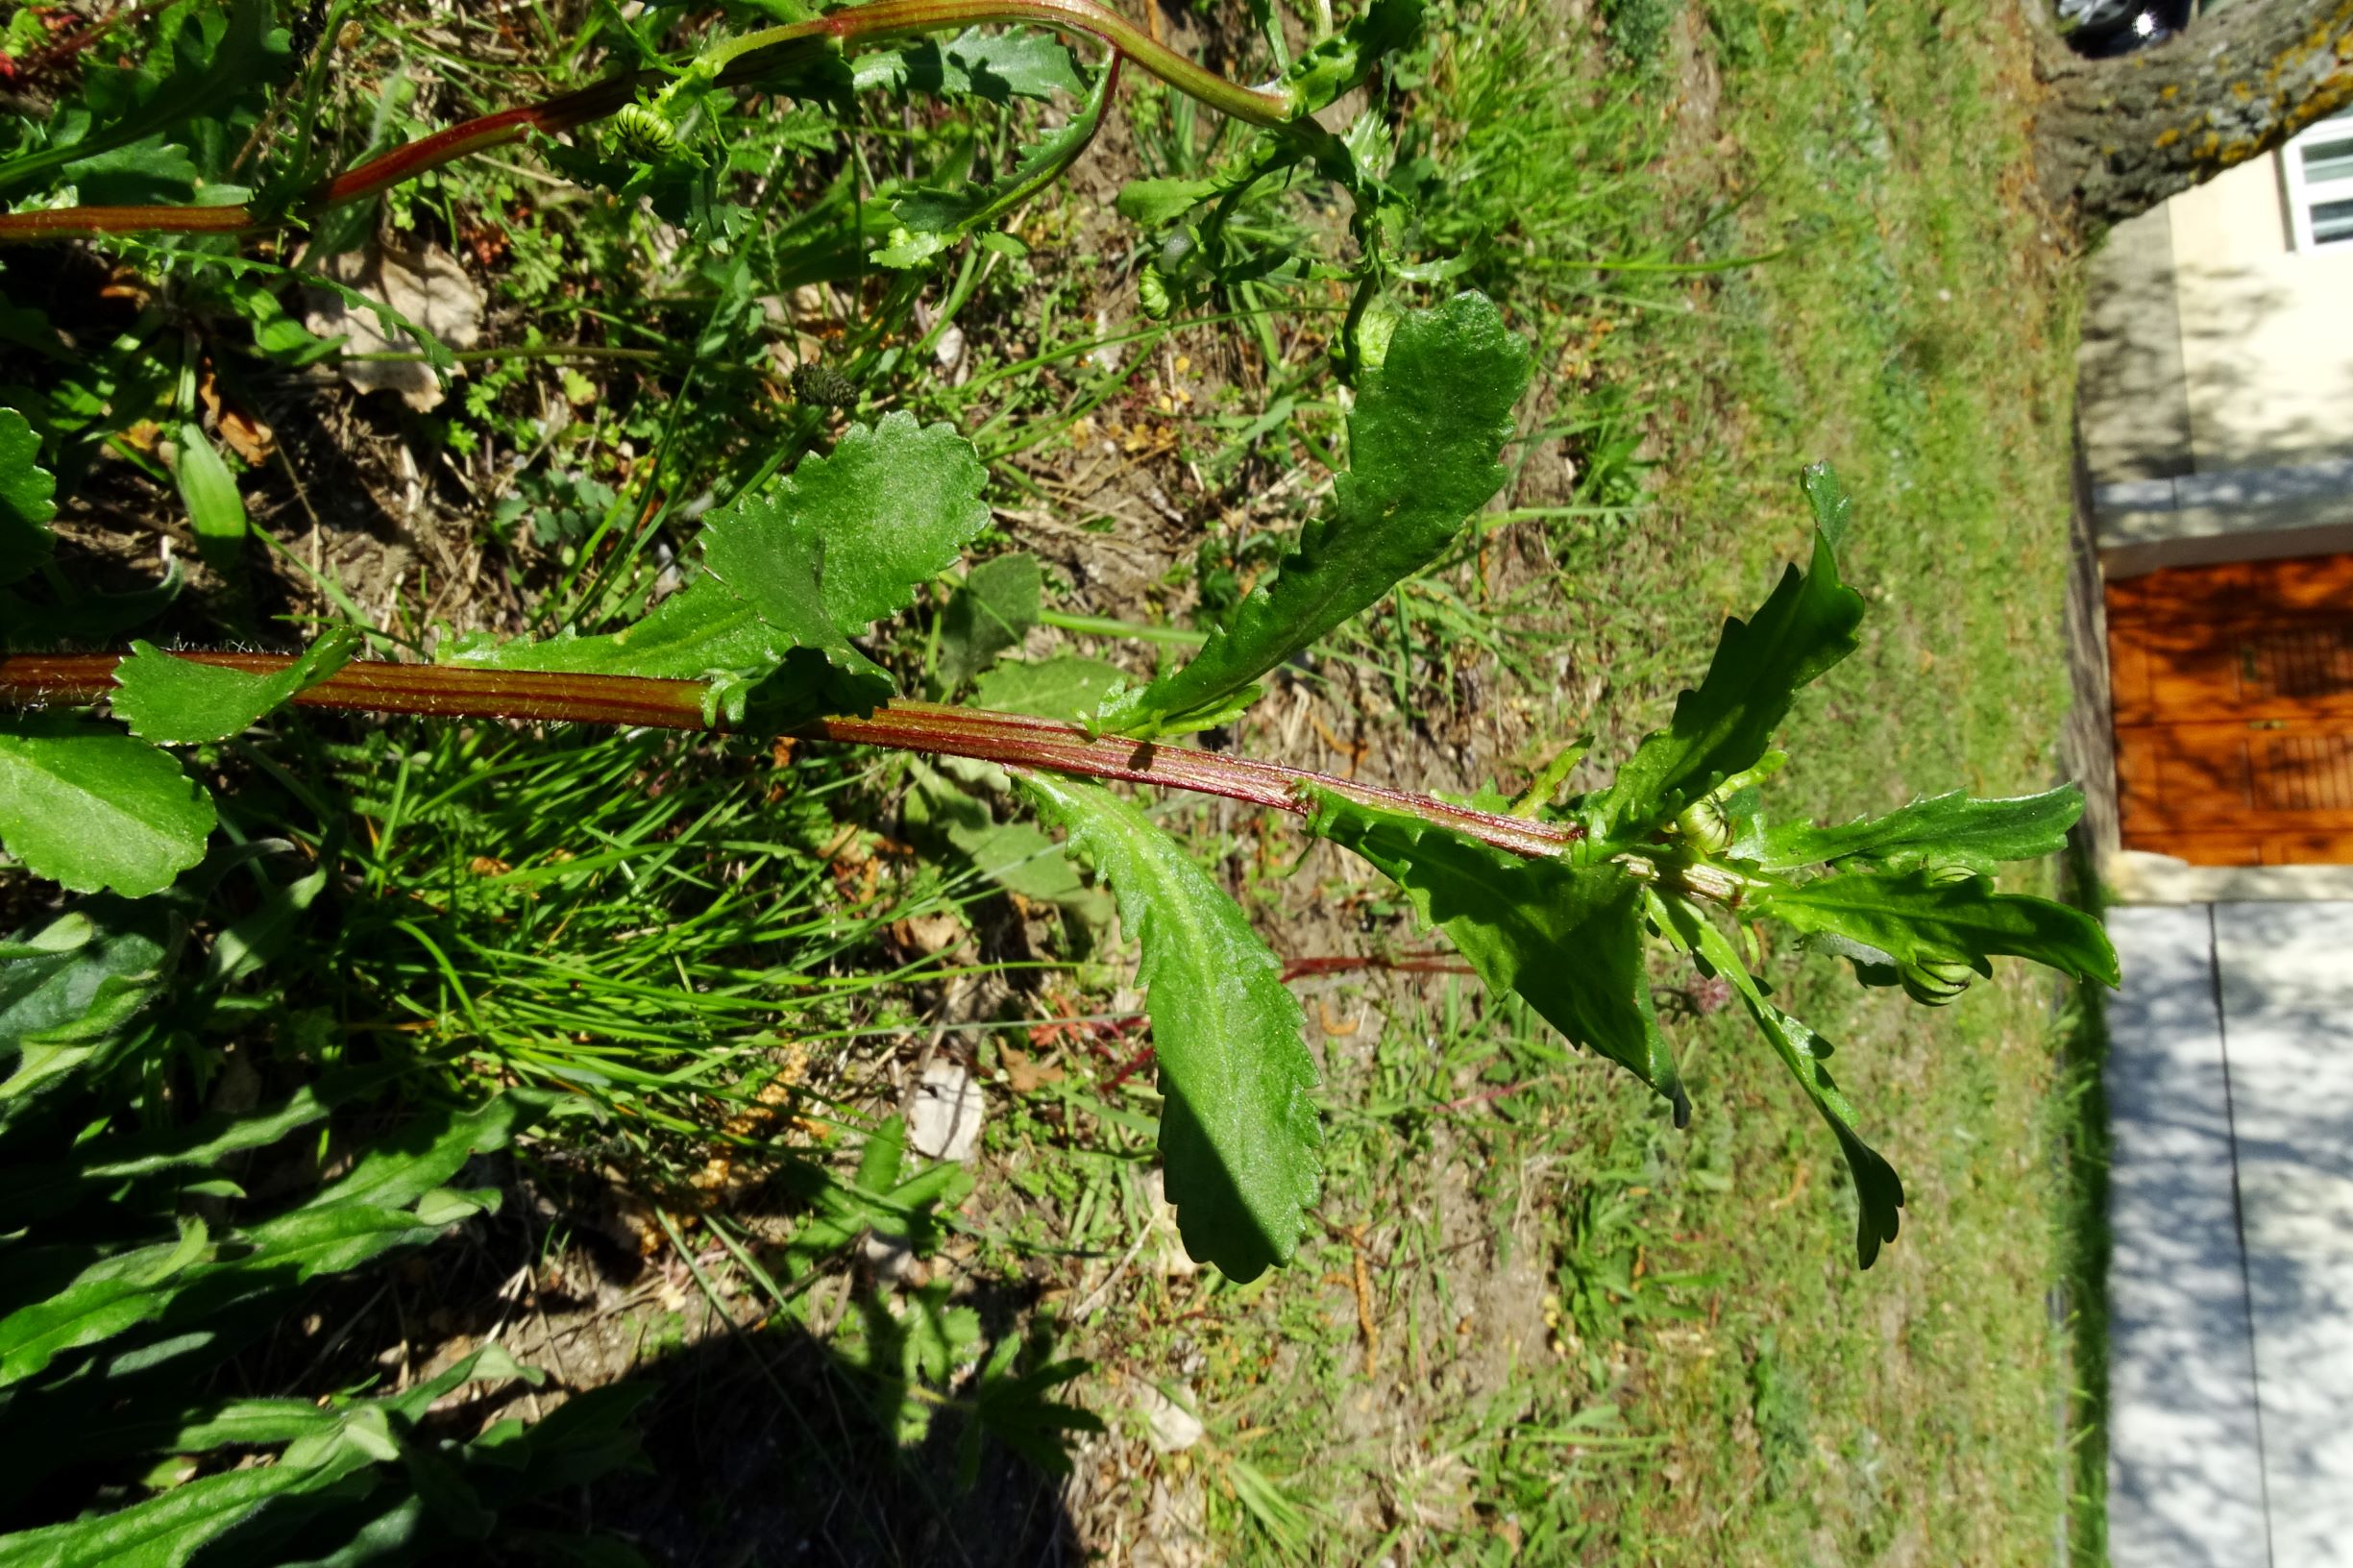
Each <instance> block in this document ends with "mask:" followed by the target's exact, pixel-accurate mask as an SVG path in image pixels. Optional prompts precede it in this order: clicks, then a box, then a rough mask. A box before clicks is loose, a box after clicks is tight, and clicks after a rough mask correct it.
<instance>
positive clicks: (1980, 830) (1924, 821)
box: [1734, 784, 2083, 871]
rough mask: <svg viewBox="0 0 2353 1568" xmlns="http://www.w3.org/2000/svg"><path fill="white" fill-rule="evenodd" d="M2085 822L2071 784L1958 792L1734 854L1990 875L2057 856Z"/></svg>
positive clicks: (1765, 860)
mask: <svg viewBox="0 0 2353 1568" xmlns="http://www.w3.org/2000/svg"><path fill="white" fill-rule="evenodd" d="M2082 815H2083V792H2082V791H2080V790H2078V789H2076V788H2075V787H2074V786H2073V785H2071V784H2070V785H2062V786H2061V787H2060V788H2058V789H2055V790H2046V791H2044V792H2043V793H2042V794H2041V795H2022V796H2012V797H2010V798H2007V799H2000V800H1976V799H1972V798H1971V797H1970V796H1967V795H1964V794H1963V793H1961V792H1960V791H1958V790H1955V791H1953V792H1952V793H1951V794H1949V795H1939V796H1931V797H1929V798H1928V799H1925V800H1915V801H1913V802H1912V803H1911V804H1910V805H1908V806H1904V807H1902V808H1900V809H1899V810H1896V811H1891V812H1889V813H1888V814H1887V815H1886V816H1884V817H1874V818H1870V819H1868V820H1866V821H1854V822H1847V823H1844V824H1842V825H1840V826H1837V827H1812V826H1806V825H1802V824H1800V825H1795V826H1788V827H1777V828H1768V829H1765V830H1764V831H1762V832H1761V833H1759V834H1758V835H1757V836H1756V837H1755V839H1754V841H1753V842H1752V843H1749V844H1744V845H1735V846H1734V853H1736V854H1741V855H1743V856H1745V857H1746V858H1748V859H1751V860H1753V861H1755V862H1756V863H1757V864H1758V865H1759V866H1761V867H1763V868H1764V869H1765V870H1769V871H1778V870H1796V869H1797V868H1799V867H1803V866H1814V865H1820V864H1823V863H1825V862H1853V863H1856V864H1860V865H1868V866H1875V867H1878V868H1880V869H1882V870H1891V871H1905V870H1915V869H1919V868H1934V867H1940V866H1962V867H1966V868H1968V869H1969V870H1973V871H1990V870H1993V869H1994V868H1995V867H1996V866H1997V865H1998V864H2000V863H2001V862H2003V861H2007V860H2040V859H2042V858H2043V857H2044V856H2045V855H2052V854H2056V853H2058V852H2059V851H2060V850H2061V849H2063V848H2065V847H2066V846H2067V830H2068V829H2069V828H2071V827H2072V826H2074V825H2075V819H2076V818H2078V817H2080V816H2082Z"/></svg>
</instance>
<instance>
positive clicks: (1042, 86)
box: [850, 28, 1087, 104]
mask: <svg viewBox="0 0 2353 1568" xmlns="http://www.w3.org/2000/svg"><path fill="white" fill-rule="evenodd" d="M850 70H851V73H852V74H851V78H850V85H851V86H853V87H855V88H856V89H857V90H858V91H860V92H866V91H870V90H872V89H874V88H877V87H893V88H899V89H913V90H915V91H918V92H932V93H950V94H954V95H957V96H960V97H970V98H985V99H987V100H988V101H990V102H991V103H996V104H1002V103H1008V102H1010V101H1011V100H1013V99H1015V98H1039V99H1043V98H1050V97H1052V96H1053V95H1054V94H1055V93H1056V92H1066V93H1068V94H1070V95H1071V96H1072V97H1074V98H1075V97H1077V96H1079V95H1080V94H1081V93H1083V92H1085V91H1086V90H1087V85H1086V84H1085V83H1084V82H1082V81H1080V80H1079V74H1078V66H1077V64H1076V62H1075V61H1072V60H1071V58H1070V50H1069V48H1068V47H1067V46H1066V44H1064V43H1063V41H1062V40H1061V39H1060V38H1057V37H1054V36H1053V35H1052V34H1051V33H1044V32H1038V31H1034V30H1031V29H1026V28H1022V29H1015V30H1013V31H1010V32H1004V33H985V32H983V31H981V30H980V29H979V28H968V29H967V30H966V31H965V32H963V33H960V34H958V35H957V36H956V37H953V38H950V39H948V40H947V41H946V42H945V43H942V42H940V41H939V40H937V39H926V40H925V41H923V42H921V43H918V44H913V45H910V46H909V47H907V48H905V49H896V50H876V51H870V52H869V53H866V54H862V55H860V56H859V57H858V58H857V59H856V60H855V61H852V62H851V66H850Z"/></svg>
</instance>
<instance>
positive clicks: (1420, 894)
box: [1308, 790, 1691, 1127]
mask: <svg viewBox="0 0 2353 1568" xmlns="http://www.w3.org/2000/svg"><path fill="white" fill-rule="evenodd" d="M1310 799H1311V807H1312V809H1311V813H1310V815H1309V818H1308V830H1309V831H1310V832H1311V833H1314V834H1316V835H1317V836H1318V837H1321V838H1327V839H1330V840H1331V841H1332V842H1333V843H1335V844H1337V845H1341V846H1342V847H1344V848H1347V849H1352V850H1354V851H1355V852H1356V853H1357V854H1359V855H1361V856H1362V857H1364V859H1366V860H1368V861H1370V862H1371V863H1372V864H1373V865H1374V866H1376V867H1378V868H1379V869H1380V870H1381V872H1382V874H1384V875H1385V876H1386V877H1387V878H1388V879H1389V880H1390V881H1392V882H1394V883H1396V884H1397V886H1398V887H1399V888H1401V889H1403V890H1404V892H1405V894H1406V895H1407V896H1408V897H1409V898H1410V899H1411V900H1412V901H1413V907H1414V909H1415V911H1416V912H1418V913H1419V914H1420V916H1421V918H1422V919H1424V920H1425V921H1427V922H1428V923H1430V924H1431V925H1434V926H1436V927H1437V928H1439V929H1440V930H1442V931H1444V932H1445V933H1446V935H1447V939H1448V940H1449V941H1451V942H1452V943H1454V944H1455V946H1456V947H1457V948H1458V949H1459V950H1460V951H1461V953H1462V956H1463V957H1465V958H1467V959H1469V960H1470V961H1471V966H1472V968H1476V969H1477V970H1478V971H1479V977H1480V979H1482V980H1483V981H1484V982H1485V983H1486V986H1487V988H1488V989H1489V990H1490V991H1496V992H1511V993H1512V994H1513V995H1516V996H1518V997H1520V998H1521V999H1522V1000H1524V1001H1525V1002H1527V1003H1528V1005H1529V1006H1530V1007H1532V1008H1534V1009H1535V1010H1536V1012H1537V1013H1538V1014H1539V1015H1541V1016H1542V1017H1544V1019H1545V1021H1547V1022H1548V1023H1550V1024H1552V1026H1553V1027H1554V1028H1556V1029H1557V1030H1559V1031H1560V1032H1561V1033H1562V1034H1563V1035H1565V1036H1567V1037H1568V1038H1569V1040H1570V1041H1571V1042H1572V1043H1574V1044H1577V1045H1580V1046H1582V1047H1583V1048H1585V1049H1586V1050H1589V1051H1595V1052H1598V1053H1600V1054H1601V1055H1603V1056H1605V1057H1607V1058H1609V1059H1610V1060H1611V1061H1612V1062H1615V1063H1617V1064H1618V1065H1619V1066H1622V1067H1624V1068H1626V1069H1627V1070H1628V1071H1629V1072H1631V1073H1632V1074H1633V1075H1634V1076H1635V1077H1637V1078H1639V1079H1641V1080H1642V1081H1643V1082H1644V1083H1645V1084H1648V1085H1649V1086H1650V1087H1651V1088H1652V1089H1653V1090H1655V1091H1656V1092H1657V1093H1659V1094H1660V1095H1661V1096H1663V1097H1664V1098H1665V1099H1667V1100H1668V1101H1669V1102H1670V1103H1671V1104H1672V1105H1673V1106H1674V1107H1675V1124H1676V1125H1677V1126H1678V1127H1680V1126H1683V1125H1685V1124H1686V1123H1688V1122H1689V1121H1690V1119H1691V1101H1690V1099H1689V1098H1688V1097H1687V1096H1686V1095H1685V1094H1684V1092H1683V1084H1682V1075H1681V1073H1680V1072H1679V1070H1678V1068H1677V1066H1676V1062H1675V1053H1674V1051H1673V1050H1672V1049H1670V1048H1669V1047H1668V1044H1667V1041H1666V1039H1665V1037H1664V1036H1662V1035H1661V1034H1660V1033H1659V1032H1658V1017H1657V1013H1656V1011H1655V1009H1654V1006H1653V1004H1652V1000H1651V985H1650V979H1649V977H1648V975H1647V974H1646V973H1645V971H1644V968H1643V959H1642V918H1643V903H1642V884H1641V883H1639V882H1637V881H1636V880H1635V879H1634V877H1633V876H1632V874H1631V873H1630V872H1629V871H1628V870H1626V869H1625V868H1624V867H1623V866H1618V865H1614V864H1608V863H1604V864H1601V865H1595V866H1573V865H1570V864H1568V863H1566V862H1564V861H1557V860H1526V859H1522V858H1521V857H1519V856H1517V855H1512V854H1508V853H1507V852H1506V851H1504V850H1501V849H1496V848H1492V847H1490V846H1488V845H1483V844H1480V843H1477V842H1475V841H1473V840H1469V839H1464V838H1459V837H1457V836H1456V835H1455V834H1453V833H1450V832H1448V831H1446V830H1445V829H1444V828H1441V827H1436V826H1434V825H1433V824H1431V823H1429V822H1426V821H1422V820H1421V819H1420V818H1418V817H1409V816H1406V815H1404V814H1402V813H1397V812H1390V811H1385V810H1382V809H1380V808H1378V807H1374V806H1367V805H1363V804H1360V802H1357V801H1354V800H1350V799H1347V798H1345V797H1343V796H1337V795H1334V794H1332V793H1331V792H1329V791H1325V790H1311V794H1310Z"/></svg>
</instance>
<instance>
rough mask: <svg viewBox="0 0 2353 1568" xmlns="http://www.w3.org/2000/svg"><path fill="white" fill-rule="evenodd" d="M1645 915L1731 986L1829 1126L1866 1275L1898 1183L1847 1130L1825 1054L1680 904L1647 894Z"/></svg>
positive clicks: (1727, 943) (1898, 1198) (1888, 1231)
mask: <svg viewBox="0 0 2353 1568" xmlns="http://www.w3.org/2000/svg"><path fill="white" fill-rule="evenodd" d="M1651 910H1652V914H1653V918H1654V920H1655V922H1656V923H1657V926H1658V929H1659V930H1660V931H1661V932H1663V933H1665V935H1666V936H1667V938H1668V940H1670V941H1671V942H1673V943H1675V944H1676V945H1677V946H1679V947H1680V948H1682V949H1683V951H1684V952H1686V953H1688V954H1690V955H1691V957H1692V959H1693V961H1694V962H1696V963H1697V964H1698V965H1699V967H1700V969H1701V972H1702V973H1703V974H1708V975H1714V976H1720V977H1722V978H1723V979H1725V980H1727V981H1728V982H1729V983H1730V984H1731V987H1732V990H1733V991H1734V992H1737V993H1738V994H1739V997H1740V1000H1741V1004H1742V1005H1743V1006H1745V1007H1746V1008H1747V1009H1748V1010H1749V1017H1751V1018H1752V1019H1753V1020H1754V1021H1755V1023H1756V1027H1757V1030H1758V1032H1759V1033H1761V1034H1762V1035H1763V1036H1764V1037H1765V1040H1766V1041H1767V1042H1768V1043H1770V1044H1771V1045H1772V1046H1773V1049H1774V1052H1775V1054H1777V1056H1779V1057H1780V1059H1781V1065H1782V1066H1785V1067H1787V1068H1788V1069H1789V1073H1790V1076H1791V1077H1793V1078H1795V1079H1797V1080H1798V1087H1799V1088H1800V1089H1802V1090H1805V1095H1806V1098H1808V1099H1810V1100H1812V1101H1813V1102H1814V1109H1815V1110H1816V1111H1819V1112H1820V1113H1821V1114H1822V1119H1823V1120H1825V1121H1826V1122H1828V1123H1829V1124H1830V1131H1831V1132H1832V1133H1833V1134H1834V1135H1836V1137H1837V1139H1838V1147H1839V1150H1840V1152H1841V1153H1843V1154H1844V1155H1845V1156H1846V1157H1847V1166H1848V1168H1849V1169H1850V1170H1851V1171H1852V1172H1853V1175H1854V1197H1855V1221H1854V1261H1855V1262H1856V1264H1857V1265H1858V1266H1860V1267H1863V1268H1869V1267H1870V1266H1871V1265H1872V1264H1873V1263H1874V1262H1876V1261H1877V1259H1878V1256H1879V1248H1880V1246H1881V1245H1883V1244H1884V1243H1886V1242H1890V1241H1893V1240H1895V1239H1896V1232H1897V1229H1898V1227H1899V1226H1900V1224H1901V1223H1902V1214H1901V1210H1902V1208H1903V1183H1902V1181H1901V1180H1900V1178H1899V1177H1898V1176H1897V1175H1896V1169H1895V1167H1894V1166H1893V1165H1890V1164H1888V1163H1887V1162H1886V1161H1885V1160H1883V1159H1881V1158H1880V1157H1879V1152H1878V1151H1877V1150H1876V1149H1874V1148H1873V1147H1872V1146H1871V1145H1870V1144H1868V1143H1866V1142H1864V1141H1863V1139H1862V1135H1860V1134H1859V1133H1857V1132H1856V1131H1855V1124H1856V1122H1857V1121H1858V1120H1859V1119H1860V1118H1859V1117H1857V1116H1856V1115H1855V1114H1854V1106H1853V1104H1852V1103H1851V1102H1850V1101H1849V1100H1848V1098H1847V1096H1846V1095H1845V1093H1844V1092H1842V1091H1841V1090H1840V1089H1839V1087H1838V1084H1837V1081H1836V1080H1834V1079H1833V1078H1831V1076H1830V1069H1829V1068H1828V1067H1826V1066H1824V1065H1823V1063H1824V1059H1825V1058H1826V1057H1828V1056H1829V1055H1830V1054H1831V1052H1830V1047H1829V1045H1828V1044H1827V1043H1826V1042H1825V1041H1823V1039H1822V1037H1821V1036H1819V1035H1817V1034H1815V1033H1814V1031H1813V1030H1811V1029H1809V1028H1807V1027H1806V1026H1805V1025H1804V1024H1803V1023H1801V1022H1800V1021H1799V1020H1798V1019H1796V1018H1793V1017H1790V1016H1789V1015H1788V1014H1786V1013H1784V1012H1782V1011H1781V1010H1780V1009H1779V1008H1777V1007H1775V1006H1774V1005H1773V1004H1772V1003H1771V1002H1769V1001H1767V1000H1766V999H1765V992H1764V987H1763V986H1762V985H1760V984H1759V983H1758V981H1757V979H1756V976H1754V975H1753V974H1751V973H1750V972H1749V967H1748V966H1747V965H1746V964H1743V963H1742V962H1741V961H1740V955H1739V953H1738V952H1736V951H1735V950H1734V949H1733V947H1732V943H1731V939H1730V938H1729V937H1727V936H1726V935H1725V934H1724V933H1723V932H1722V931H1721V930H1719V929H1717V927H1716V925H1715V923H1714V922H1713V921H1711V920H1709V919H1707V917H1706V916H1705V915H1703V914H1702V913H1701V912H1700V910H1699V909H1698V908H1697V907H1695V906H1694V905H1693V904H1691V903H1690V902H1689V901H1688V900H1686V899H1682V898H1675V897H1662V896H1659V895H1656V894H1653V895H1652V897H1651Z"/></svg>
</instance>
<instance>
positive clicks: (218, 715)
mask: <svg viewBox="0 0 2353 1568" xmlns="http://www.w3.org/2000/svg"><path fill="white" fill-rule="evenodd" d="M358 648H359V634H358V633H357V632H355V631H351V630H348V629H340V628H339V629H336V630H333V631H330V632H328V633H326V634H325V635H324V636H322V637H320V638H319V639H318V641H316V642H314V643H312V644H311V645H310V646H309V647H308V648H306V649H303V651H302V653H301V654H300V655H299V656H298V657H297V658H296V659H295V660H294V662H293V663H292V664H289V665H288V666H286V668H285V669H283V670H281V671H279V672H278V673H276V674H267V675H255V674H246V673H245V672H244V671H242V670H228V669H223V668H222V667H221V666H219V665H211V664H199V663H197V662H196V661H195V660H193V659H182V658H175V657H173V656H172V655H171V654H169V653H166V652H164V651H162V650H161V649H159V648H157V647H156V646H155V645H154V644H153V643H144V642H135V643H133V644H132V645H131V657H129V658H127V659H125V660H123V661H122V663H120V664H118V665H116V666H115V667H114V683H115V690H114V695H113V698H112V706H113V709H114V717H115V718H117V719H120V720H122V721H123V722H124V723H127V724H129V725H130V726H131V733H132V734H134V735H135V736H137V737H138V738H139V739H140V740H143V741H152V742H154V743H156V744H157V745H159V746H195V745H199V744H202V743H204V742H207V741H222V740H227V739H228V738H229V737H230V736H232V735H234V734H237V733H239V732H240V731H242V730H244V729H246V728H247V727H249V726H250V725H252V724H253V723H255V722H257V720H259V719H260V718H261V717H262V716H263V715H264V714H267V713H269V712H271V711H272V710H274V709H276V708H279V707H282V706H283V705H284V704H286V703H288V702H291V701H292V700H293V699H294V698H295V695H296V694H297V693H299V692H303V691H306V690H307V689H309V688H310V687H312V686H316V685H317V684H318V683H319V682H320V681H322V680H325V679H326V678H327V677H328V676H329V675H331V674H334V673H335V672H336V671H338V670H340V669H342V668H343V667H344V666H345V665H346V664H349V663H350V662H351V660H352V655H353V654H354V653H355V652H356V651H358Z"/></svg>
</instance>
